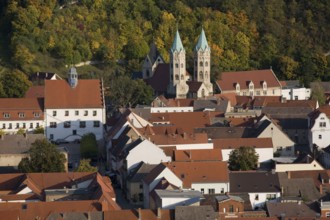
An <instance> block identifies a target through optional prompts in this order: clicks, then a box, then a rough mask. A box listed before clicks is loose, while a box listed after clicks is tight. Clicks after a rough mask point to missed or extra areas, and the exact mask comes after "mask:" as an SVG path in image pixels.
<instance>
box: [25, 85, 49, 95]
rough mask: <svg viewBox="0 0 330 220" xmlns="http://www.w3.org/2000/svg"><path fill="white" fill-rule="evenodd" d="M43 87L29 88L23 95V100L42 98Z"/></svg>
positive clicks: (43, 93)
mask: <svg viewBox="0 0 330 220" xmlns="http://www.w3.org/2000/svg"><path fill="white" fill-rule="evenodd" d="M44 97H45V86H31V87H30V88H29V89H28V91H26V93H25V98H44Z"/></svg>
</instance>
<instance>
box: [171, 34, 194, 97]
mask: <svg viewBox="0 0 330 220" xmlns="http://www.w3.org/2000/svg"><path fill="white" fill-rule="evenodd" d="M188 91H189V87H188V85H187V83H186V51H185V49H184V48H183V45H182V41H181V38H180V34H179V31H178V30H177V31H176V33H175V37H174V42H173V44H172V47H171V50H170V84H169V86H168V91H167V92H168V94H170V95H176V98H186V96H187V93H188Z"/></svg>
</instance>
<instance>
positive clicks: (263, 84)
mask: <svg viewBox="0 0 330 220" xmlns="http://www.w3.org/2000/svg"><path fill="white" fill-rule="evenodd" d="M262 89H263V90H267V83H266V81H263V82H262Z"/></svg>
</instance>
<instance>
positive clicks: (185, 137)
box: [147, 133, 208, 146]
mask: <svg viewBox="0 0 330 220" xmlns="http://www.w3.org/2000/svg"><path fill="white" fill-rule="evenodd" d="M147 138H148V139H149V140H150V141H151V142H152V143H154V144H156V145H162V146H164V145H165V146H175V145H181V144H202V143H208V137H207V134H201V133H200V134H187V133H183V134H168V135H166V134H165V135H150V136H147Z"/></svg>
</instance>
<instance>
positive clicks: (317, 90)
mask: <svg viewBox="0 0 330 220" xmlns="http://www.w3.org/2000/svg"><path fill="white" fill-rule="evenodd" d="M311 89H312V94H311V99H312V100H315V101H318V102H319V105H320V106H321V105H324V104H325V102H326V97H325V94H324V89H323V87H322V86H321V85H319V84H316V83H313V84H312V86H311Z"/></svg>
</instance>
